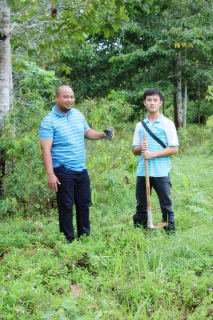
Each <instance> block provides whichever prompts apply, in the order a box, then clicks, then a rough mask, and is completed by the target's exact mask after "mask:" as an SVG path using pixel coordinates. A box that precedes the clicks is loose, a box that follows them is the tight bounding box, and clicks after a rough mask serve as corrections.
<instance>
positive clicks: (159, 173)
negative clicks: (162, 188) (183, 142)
mask: <svg viewBox="0 0 213 320" xmlns="http://www.w3.org/2000/svg"><path fill="white" fill-rule="evenodd" d="M144 121H145V123H146V125H147V126H148V127H149V129H150V130H151V131H152V132H153V133H154V135H155V136H157V137H158V138H159V139H160V140H161V141H162V142H163V143H164V144H165V145H166V146H168V147H178V145H179V144H178V137H177V131H176V128H175V125H174V123H173V121H171V120H170V119H168V118H166V117H164V116H163V115H160V117H159V118H158V119H157V120H156V121H154V122H153V123H151V122H150V121H149V118H148V117H147V118H146V119H145V120H144ZM144 133H146V136H147V140H148V142H149V144H148V149H149V150H150V151H152V152H155V151H159V150H162V149H163V147H162V146H161V145H160V144H159V143H158V142H157V141H156V140H154V139H153V138H152V137H151V136H150V135H149V134H148V132H146V130H145V129H144V127H143V126H142V124H141V122H138V123H137V125H136V128H135V134H134V138H133V144H132V146H133V147H135V146H140V144H141V142H142V141H143V134H144ZM138 158H139V159H138V168H137V176H141V177H144V176H145V163H144V159H143V157H142V156H141V155H139V157H138ZM148 163H149V176H150V177H166V176H168V174H169V173H170V170H171V163H170V157H168V156H166V157H159V158H152V159H149V162H148Z"/></svg>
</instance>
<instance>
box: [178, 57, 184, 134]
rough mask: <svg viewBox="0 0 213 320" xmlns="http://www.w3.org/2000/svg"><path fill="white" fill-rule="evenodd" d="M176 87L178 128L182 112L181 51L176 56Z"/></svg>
mask: <svg viewBox="0 0 213 320" xmlns="http://www.w3.org/2000/svg"><path fill="white" fill-rule="evenodd" d="M177 68H178V71H177V89H178V96H177V119H178V128H181V127H182V126H183V114H182V111H183V110H182V88H181V53H180V51H179V52H178V58H177Z"/></svg>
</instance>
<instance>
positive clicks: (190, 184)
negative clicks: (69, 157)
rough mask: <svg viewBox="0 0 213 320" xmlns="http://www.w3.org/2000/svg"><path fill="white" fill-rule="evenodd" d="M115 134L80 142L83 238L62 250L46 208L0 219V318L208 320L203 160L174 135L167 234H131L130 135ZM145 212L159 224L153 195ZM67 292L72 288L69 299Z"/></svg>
mask: <svg viewBox="0 0 213 320" xmlns="http://www.w3.org/2000/svg"><path fill="white" fill-rule="evenodd" d="M125 130H126V131H125ZM125 130H124V131H123V133H122V135H120V134H118V135H117V137H115V139H114V141H97V142H88V143H87V162H88V170H89V173H90V177H91V187H92V190H93V198H94V199H93V200H94V204H93V206H92V207H91V210H90V220H91V227H92V232H91V236H90V237H84V238H82V239H80V240H75V241H74V242H73V243H72V244H67V243H66V242H65V240H64V237H63V236H62V235H60V234H59V231H58V217H57V209H56V207H55V208H53V209H52V210H51V211H49V212H48V213H47V212H43V213H42V214H40V215H38V214H37V215H30V216H28V217H26V218H23V217H21V216H19V215H18V214H17V215H14V216H13V217H4V219H2V223H1V225H0V234H1V239H0V256H1V258H0V259H1V260H0V272H1V278H0V290H1V295H0V319H2V320H3V319H8V320H9V319H32V320H38V319H49V320H50V319H69V320H71V319H78V320H86V319H91V320H96V319H103V320H109V319H110V320H146V319H153V320H174V319H177V320H186V319H187V320H204V319H212V318H213V305H212V301H213V278H212V273H213V246H212V238H213V232H212V225H213V215H212V210H213V209H212V208H213V201H212V177H213V159H212V156H211V155H209V152H208V149H207V148H204V142H203V141H202V139H201V138H200V136H201V137H202V135H200V133H199V139H198V140H196V135H195V134H194V137H193V139H192V138H191V136H190V139H191V141H194V144H191V146H190V147H189V146H186V143H188V142H189V140H188V138H187V139H186V140H187V141H188V142H184V141H185V140H184V138H182V137H181V141H180V142H181V143H182V144H184V145H182V150H184V152H183V151H182V150H181V149H180V152H179V154H178V155H176V156H174V157H172V159H171V161H172V172H171V179H172V185H173V186H172V198H173V205H174V211H175V217H176V228H177V232H176V234H175V235H174V236H171V237H168V236H167V235H166V234H165V232H164V230H163V229H158V230H152V231H144V230H141V229H138V228H137V229H135V228H133V223H132V215H133V214H134V213H135V204H136V202H135V179H136V172H135V171H136V164H137V159H135V158H134V157H132V153H131V140H132V134H133V128H130V129H129V131H127V128H125ZM183 134H184V133H182V135H183ZM124 135H125V137H124ZM209 139H210V138H209ZM209 141H210V140H209ZM181 143H180V144H181ZM190 143H191V142H190ZM205 143H206V140H205ZM95 156H96V157H95ZM91 158H95V159H96V160H94V161H96V163H93V162H92V161H90V159H91ZM152 211H153V219H154V222H159V221H161V213H160V208H159V204H158V199H157V197H156V194H155V193H154V192H153V194H152ZM71 285H79V286H81V287H82V291H81V292H80V293H79V295H78V296H77V297H76V296H75V294H74V293H73V291H72V288H73V287H71Z"/></svg>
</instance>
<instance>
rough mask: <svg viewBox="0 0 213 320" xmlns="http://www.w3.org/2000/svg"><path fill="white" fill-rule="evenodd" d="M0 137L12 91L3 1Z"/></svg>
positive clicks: (1, 159) (0, 160)
mask: <svg viewBox="0 0 213 320" xmlns="http://www.w3.org/2000/svg"><path fill="white" fill-rule="evenodd" d="M0 15H1V20H0V135H1V134H2V128H3V117H4V115H5V114H6V113H7V112H8V110H9V108H10V92H11V90H12V68H11V51H10V8H9V7H8V6H7V4H6V1H5V0H1V3H0ZM5 163H6V162H5V156H4V151H3V150H2V149H1V148H0V197H1V196H2V193H3V190H2V180H3V177H4V176H5V171H6V164H5Z"/></svg>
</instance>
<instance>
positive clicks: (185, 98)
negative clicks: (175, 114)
mask: <svg viewBox="0 0 213 320" xmlns="http://www.w3.org/2000/svg"><path fill="white" fill-rule="evenodd" d="M187 92H188V87H187V80H186V81H185V94H184V116H183V126H184V128H185V129H186V118H187V102H188V93H187Z"/></svg>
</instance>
